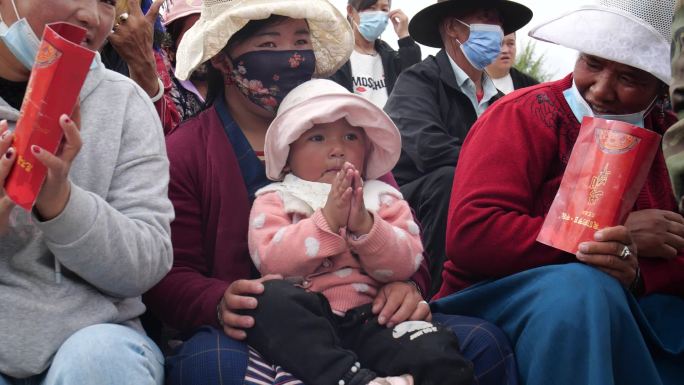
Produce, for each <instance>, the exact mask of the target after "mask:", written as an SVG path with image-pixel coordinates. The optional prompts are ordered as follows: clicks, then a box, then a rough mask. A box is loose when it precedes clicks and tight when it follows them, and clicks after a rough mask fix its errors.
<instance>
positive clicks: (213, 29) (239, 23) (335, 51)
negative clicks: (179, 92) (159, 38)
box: [176, 0, 354, 80]
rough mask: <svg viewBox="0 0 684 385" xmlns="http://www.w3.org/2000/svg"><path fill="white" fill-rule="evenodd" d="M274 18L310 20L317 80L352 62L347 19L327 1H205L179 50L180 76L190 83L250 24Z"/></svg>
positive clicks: (350, 33) (351, 42)
mask: <svg viewBox="0 0 684 385" xmlns="http://www.w3.org/2000/svg"><path fill="white" fill-rule="evenodd" d="M177 1H179V0H177ZM271 15H280V16H287V17H291V18H294V19H306V20H307V22H308V24H309V29H310V31H311V44H312V46H313V51H314V54H315V56H316V71H315V72H314V76H316V77H327V76H330V75H332V74H333V73H335V71H337V69H338V68H340V67H341V66H342V65H343V64H344V63H346V62H347V60H348V59H349V56H350V55H351V52H352V50H353V48H354V34H353V32H352V30H351V26H350V25H349V23H348V22H347V20H346V19H345V17H344V16H342V14H341V13H340V12H339V11H338V10H337V8H335V6H333V5H332V4H330V3H329V2H328V1H327V0H204V2H203V4H202V15H201V16H200V18H199V20H198V21H197V23H195V25H194V26H193V27H192V28H190V29H189V30H188V31H187V32H186V33H185V36H184V37H183V39H182V40H181V43H180V46H179V47H178V52H177V54H176V57H177V62H176V76H177V77H178V78H179V79H181V80H187V79H188V77H189V76H190V73H192V71H193V70H194V69H195V68H197V67H198V66H199V65H200V64H202V63H204V62H205V61H207V60H209V59H211V58H212V57H213V56H215V55H216V54H217V53H219V52H220V51H221V50H222V49H223V48H224V47H225V46H226V43H228V40H229V39H230V38H231V37H232V36H233V35H234V34H235V33H236V32H237V31H239V30H240V29H242V27H244V26H245V25H246V24H247V23H248V22H249V21H251V20H261V19H267V18H269V17H270V16H271Z"/></svg>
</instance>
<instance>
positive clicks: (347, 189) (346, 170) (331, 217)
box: [322, 162, 355, 233]
mask: <svg viewBox="0 0 684 385" xmlns="http://www.w3.org/2000/svg"><path fill="white" fill-rule="evenodd" d="M354 172H355V169H354V166H352V165H351V164H350V163H348V162H347V163H344V165H343V166H342V168H341V169H340V170H339V171H338V172H337V174H336V175H335V179H334V180H333V181H332V183H331V184H332V187H331V188H330V194H328V200H327V202H326V203H325V206H324V207H323V209H322V212H323V216H324V217H325V219H326V221H327V222H328V226H330V230H331V231H332V232H334V233H337V232H339V231H340V229H341V228H343V227H347V222H348V221H349V211H350V209H351V202H352V196H353V195H354V187H353V185H354Z"/></svg>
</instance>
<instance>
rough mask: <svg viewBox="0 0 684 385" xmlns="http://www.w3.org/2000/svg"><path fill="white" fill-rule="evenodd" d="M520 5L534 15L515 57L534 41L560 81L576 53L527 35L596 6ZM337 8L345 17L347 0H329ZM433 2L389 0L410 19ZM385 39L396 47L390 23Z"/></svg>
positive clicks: (536, 1)
mask: <svg viewBox="0 0 684 385" xmlns="http://www.w3.org/2000/svg"><path fill="white" fill-rule="evenodd" d="M516 1H518V2H519V3H521V4H524V5H526V6H527V7H529V8H530V9H531V10H532V12H533V13H534V16H533V17H532V21H530V23H529V24H527V25H526V26H525V27H523V28H522V29H521V30H519V31H518V33H517V38H518V54H520V52H521V51H522V47H523V46H524V45H525V44H527V43H528V42H530V41H533V42H536V49H535V54H536V55H542V54H543V55H544V72H546V73H548V74H551V75H552V79H559V78H562V77H564V76H565V75H567V74H568V73H570V72H571V71H572V68H573V66H574V64H575V59H576V58H577V51H574V50H570V49H567V48H563V47H560V46H557V45H555V44H550V43H545V42H541V41H537V40H535V39H532V38H530V37H528V36H527V33H528V31H529V30H530V29H531V27H533V26H535V25H537V24H539V23H541V22H543V21H546V20H550V19H552V18H555V17H557V16H559V15H561V14H563V13H565V12H567V11H570V10H572V9H575V8H577V7H578V6H580V5H584V4H595V3H596V2H597V1H596V0H565V1H562V2H561V1H549V0H516ZM330 2H331V3H333V4H334V5H335V6H336V7H338V8H339V9H340V11H341V12H342V14H343V15H346V14H347V11H346V9H347V0H330ZM436 2H437V1H436V0H392V9H395V8H400V9H402V10H403V11H404V13H406V15H408V17H409V19H410V18H412V17H413V15H415V14H416V13H417V12H418V11H420V10H421V9H423V8H425V7H427V6H428V5H431V4H434V3H436ZM382 39H383V40H385V41H386V42H387V43H389V44H390V45H391V46H393V47H395V48H396V47H397V35H396V34H395V33H394V28H392V26H391V24H390V25H389V26H388V27H387V29H386V30H385V33H384V34H383V35H382ZM421 48H422V52H423V56H424V57H425V56H427V55H432V54H434V53H436V52H437V49H435V48H431V47H424V46H423V47H421Z"/></svg>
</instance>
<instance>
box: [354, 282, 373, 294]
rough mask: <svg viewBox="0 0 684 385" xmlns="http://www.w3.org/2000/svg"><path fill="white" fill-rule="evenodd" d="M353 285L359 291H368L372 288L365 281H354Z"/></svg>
mask: <svg viewBox="0 0 684 385" xmlns="http://www.w3.org/2000/svg"><path fill="white" fill-rule="evenodd" d="M352 287H353V288H354V290H356V291H358V292H359V293H367V292H368V290H370V287H369V286H368V284H365V283H352Z"/></svg>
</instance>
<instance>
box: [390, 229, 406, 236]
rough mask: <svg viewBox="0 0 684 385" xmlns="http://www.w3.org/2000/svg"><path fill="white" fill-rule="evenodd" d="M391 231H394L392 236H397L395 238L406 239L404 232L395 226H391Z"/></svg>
mask: <svg viewBox="0 0 684 385" xmlns="http://www.w3.org/2000/svg"><path fill="white" fill-rule="evenodd" d="M392 230H394V234H396V235H397V238H399V239H406V232H405V231H404V230H402V229H400V228H399V227H397V226H392Z"/></svg>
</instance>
